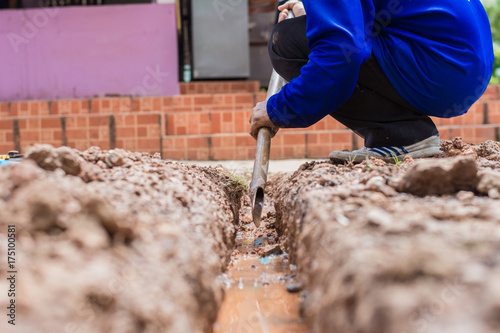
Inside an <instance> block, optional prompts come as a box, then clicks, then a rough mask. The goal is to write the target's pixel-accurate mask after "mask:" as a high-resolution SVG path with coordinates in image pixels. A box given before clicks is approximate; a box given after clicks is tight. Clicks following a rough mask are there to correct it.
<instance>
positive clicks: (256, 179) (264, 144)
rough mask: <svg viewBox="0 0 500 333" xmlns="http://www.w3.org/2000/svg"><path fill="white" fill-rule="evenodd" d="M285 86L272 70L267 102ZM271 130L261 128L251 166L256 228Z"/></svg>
mask: <svg viewBox="0 0 500 333" xmlns="http://www.w3.org/2000/svg"><path fill="white" fill-rule="evenodd" d="M293 17H294V15H293V11H291V10H289V11H288V16H287V19H289V18H293ZM285 84H287V82H286V80H285V79H283V78H282V77H281V76H280V75H279V74H278V73H276V71H275V70H274V69H273V73H272V74H271V80H270V81H269V87H268V88H267V96H266V102H267V100H268V99H269V98H270V97H271V96H273V95H274V94H277V93H278V92H279V91H280V90H281V88H282V87H283V86H284V85H285ZM271 137H272V133H271V129H270V128H269V127H262V128H261V129H259V133H258V134H257V150H256V152H255V163H254V165H253V175H252V182H251V183H250V195H251V199H252V216H253V223H255V225H256V226H257V227H258V226H259V225H260V219H261V215H262V208H263V207H264V189H265V187H266V182H267V171H268V169H269V152H270V151H271Z"/></svg>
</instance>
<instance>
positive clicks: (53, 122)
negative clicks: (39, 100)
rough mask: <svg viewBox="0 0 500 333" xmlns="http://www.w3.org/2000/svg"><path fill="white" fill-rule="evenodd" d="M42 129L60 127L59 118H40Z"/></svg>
mask: <svg viewBox="0 0 500 333" xmlns="http://www.w3.org/2000/svg"><path fill="white" fill-rule="evenodd" d="M41 121H42V129H43V130H46V129H49V128H61V119H59V118H42V120H41Z"/></svg>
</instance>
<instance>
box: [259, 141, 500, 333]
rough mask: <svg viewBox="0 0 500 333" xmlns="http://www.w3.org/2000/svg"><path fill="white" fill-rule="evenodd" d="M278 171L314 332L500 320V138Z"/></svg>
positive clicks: (465, 325) (371, 331)
mask: <svg viewBox="0 0 500 333" xmlns="http://www.w3.org/2000/svg"><path fill="white" fill-rule="evenodd" d="M442 148H443V150H444V154H443V157H440V158H433V159H423V160H413V159H411V158H405V159H404V161H395V162H394V164H392V165H391V164H387V163H385V162H383V161H381V160H377V159H370V160H367V161H364V162H363V163H360V164H357V165H354V164H345V165H338V164H337V165H336V164H332V163H329V162H313V163H307V164H304V165H302V166H301V167H300V169H299V170H298V171H296V172H295V173H293V174H282V175H277V176H274V177H271V180H270V185H268V186H270V187H271V192H272V193H273V195H274V197H275V207H276V216H277V220H276V228H277V230H278V235H279V236H280V237H286V238H287V241H286V243H285V244H286V246H285V249H284V250H286V251H288V252H289V255H290V260H291V264H295V265H297V267H298V269H299V273H300V274H299V281H300V282H301V283H302V284H303V285H304V286H305V290H304V293H305V294H306V297H305V300H304V302H303V303H302V308H303V313H304V315H305V317H306V319H307V321H308V323H309V324H310V326H311V330H312V331H313V332H317V333H324V332H339V333H351V332H358V333H359V332H363V333H380V332H384V333H402V332H405V333H417V332H418V333H422V332H429V333H438V332H453V333H462V332H464V333H465V332H467V333H469V332H481V333H493V332H499V331H500V284H499V281H500V202H499V198H500V194H499V191H500V144H499V143H498V142H494V141H487V142H484V143H482V144H481V145H477V146H471V145H468V144H466V143H464V142H463V141H462V140H461V139H460V138H456V139H455V140H453V141H445V142H443V144H442Z"/></svg>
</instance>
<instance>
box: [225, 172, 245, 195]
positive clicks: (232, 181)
mask: <svg viewBox="0 0 500 333" xmlns="http://www.w3.org/2000/svg"><path fill="white" fill-rule="evenodd" d="M228 185H229V187H231V188H232V189H233V190H234V191H246V190H247V188H248V181H247V180H246V179H245V178H244V177H242V176H240V175H238V174H237V173H236V172H231V173H230V174H229V184H228Z"/></svg>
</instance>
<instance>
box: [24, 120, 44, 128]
mask: <svg viewBox="0 0 500 333" xmlns="http://www.w3.org/2000/svg"><path fill="white" fill-rule="evenodd" d="M27 122H28V127H27V128H28V129H30V130H32V129H37V130H38V129H40V128H41V126H42V123H41V119H40V118H29V119H28V120H27Z"/></svg>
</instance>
